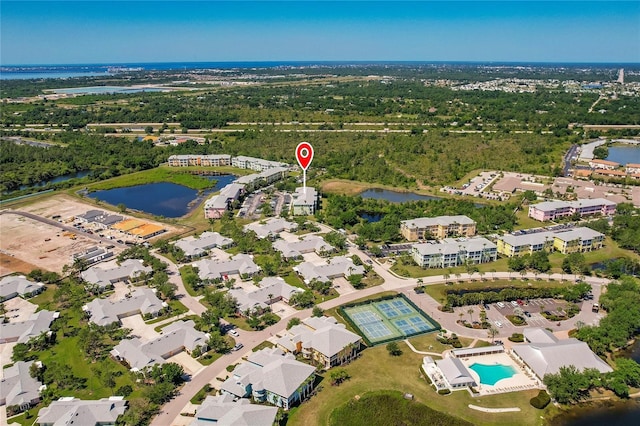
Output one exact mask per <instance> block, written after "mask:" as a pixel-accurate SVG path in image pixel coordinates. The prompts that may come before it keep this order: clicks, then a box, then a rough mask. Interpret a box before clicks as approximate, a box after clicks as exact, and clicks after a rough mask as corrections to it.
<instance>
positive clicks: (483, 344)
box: [473, 340, 493, 348]
mask: <svg viewBox="0 0 640 426" xmlns="http://www.w3.org/2000/svg"><path fill="white" fill-rule="evenodd" d="M487 346H493V345H492V344H491V342H487V341H486V340H478V341H477V342H476V344H475V345H473V347H474V348H485V347H487Z"/></svg>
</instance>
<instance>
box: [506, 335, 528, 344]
mask: <svg viewBox="0 0 640 426" xmlns="http://www.w3.org/2000/svg"><path fill="white" fill-rule="evenodd" d="M509 340H511V341H512V342H516V343H520V342H524V334H522V333H513V334H512V335H511V336H509Z"/></svg>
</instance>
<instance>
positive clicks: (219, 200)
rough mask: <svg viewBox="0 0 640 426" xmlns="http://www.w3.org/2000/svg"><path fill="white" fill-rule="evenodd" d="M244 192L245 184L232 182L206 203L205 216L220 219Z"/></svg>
mask: <svg viewBox="0 0 640 426" xmlns="http://www.w3.org/2000/svg"><path fill="white" fill-rule="evenodd" d="M243 193H244V185H241V184H239V183H230V184H229V185H227V186H225V187H224V188H222V189H221V190H220V193H219V194H218V195H214V196H213V197H211V198H209V199H208V200H207V201H206V202H205V203H204V217H206V218H207V219H220V218H221V217H222V216H223V215H224V214H225V212H226V211H227V210H229V208H230V205H231V203H232V202H234V201H235V200H237V199H239V198H240V196H241V195H242V194H243Z"/></svg>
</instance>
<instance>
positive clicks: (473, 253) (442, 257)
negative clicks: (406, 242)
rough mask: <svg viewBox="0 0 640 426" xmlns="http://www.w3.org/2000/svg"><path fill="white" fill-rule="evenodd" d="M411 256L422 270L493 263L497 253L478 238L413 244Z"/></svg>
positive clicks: (486, 241) (485, 240)
mask: <svg viewBox="0 0 640 426" xmlns="http://www.w3.org/2000/svg"><path fill="white" fill-rule="evenodd" d="M411 255H412V257H413V260H414V261H415V262H416V263H417V264H418V266H420V267H422V268H452V267H455V266H459V265H464V264H467V263H473V264H478V263H487V262H493V261H495V260H496V258H497V256H498V252H497V248H496V245H495V244H493V243H492V242H491V241H489V240H487V239H486V238H483V237H478V238H471V239H468V240H461V241H450V240H445V241H444V242H442V243H440V244H430V243H424V244H414V245H413V247H412V248H411Z"/></svg>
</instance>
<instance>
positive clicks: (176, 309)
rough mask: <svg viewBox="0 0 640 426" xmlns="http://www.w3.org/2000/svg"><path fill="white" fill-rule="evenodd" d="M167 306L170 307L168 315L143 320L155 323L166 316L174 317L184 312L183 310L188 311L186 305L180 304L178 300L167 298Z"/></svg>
mask: <svg viewBox="0 0 640 426" xmlns="http://www.w3.org/2000/svg"><path fill="white" fill-rule="evenodd" d="M169 307H170V308H171V311H170V315H168V316H167V315H161V316H159V317H157V318H154V319H152V320H149V321H145V322H146V323H147V324H155V323H157V322H160V321H163V320H166V319H167V318H171V317H175V316H178V315H181V314H184V313H185V312H188V311H189V308H187V307H186V306H184V305H183V304H182V302H180V301H179V300H169Z"/></svg>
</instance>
